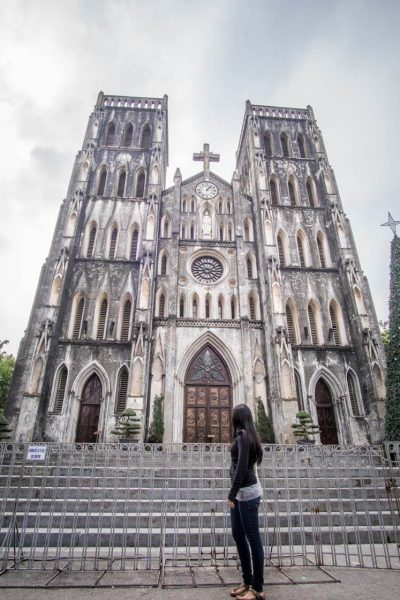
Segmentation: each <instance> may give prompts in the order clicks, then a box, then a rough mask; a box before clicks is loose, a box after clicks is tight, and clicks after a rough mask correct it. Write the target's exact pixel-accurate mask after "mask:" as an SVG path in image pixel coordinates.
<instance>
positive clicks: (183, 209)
mask: <svg viewBox="0 0 400 600" xmlns="http://www.w3.org/2000/svg"><path fill="white" fill-rule="evenodd" d="M186 206H187V202H186V198H184V199H183V200H182V212H186Z"/></svg>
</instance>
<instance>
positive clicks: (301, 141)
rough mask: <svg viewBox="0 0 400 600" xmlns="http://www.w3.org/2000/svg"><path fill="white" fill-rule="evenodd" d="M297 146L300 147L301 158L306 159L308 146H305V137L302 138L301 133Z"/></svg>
mask: <svg viewBox="0 0 400 600" xmlns="http://www.w3.org/2000/svg"><path fill="white" fill-rule="evenodd" d="M297 144H298V146H299V152H300V156H301V158H305V157H306V145H305V140H304V137H303V136H302V134H301V133H299V135H298V136H297Z"/></svg>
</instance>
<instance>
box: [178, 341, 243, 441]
mask: <svg viewBox="0 0 400 600" xmlns="http://www.w3.org/2000/svg"><path fill="white" fill-rule="evenodd" d="M231 409H232V384H231V377H230V374H229V371H228V369H227V366H226V364H225V362H224V361H223V360H222V358H221V357H220V355H219V354H218V353H217V352H216V351H215V350H214V349H213V348H212V347H211V346H210V345H206V346H204V347H203V348H202V349H201V350H200V351H199V352H198V353H197V354H196V356H195V357H194V358H193V360H192V362H191V363H190V364H189V367H188V369H187V371H186V377H185V404H184V417H183V441H184V442H186V443H228V442H229V441H230V439H231Z"/></svg>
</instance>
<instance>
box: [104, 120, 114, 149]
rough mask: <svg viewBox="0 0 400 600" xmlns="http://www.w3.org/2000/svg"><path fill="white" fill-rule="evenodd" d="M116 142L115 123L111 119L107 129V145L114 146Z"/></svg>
mask: <svg viewBox="0 0 400 600" xmlns="http://www.w3.org/2000/svg"><path fill="white" fill-rule="evenodd" d="M114 144H115V123H114V121H111V123H110V124H109V126H108V129H107V137H106V146H113V145H114Z"/></svg>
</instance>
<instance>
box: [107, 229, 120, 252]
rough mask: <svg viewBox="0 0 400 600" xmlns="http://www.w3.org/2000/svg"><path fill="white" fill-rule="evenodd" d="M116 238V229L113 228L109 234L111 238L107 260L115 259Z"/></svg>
mask: <svg viewBox="0 0 400 600" xmlns="http://www.w3.org/2000/svg"><path fill="white" fill-rule="evenodd" d="M117 237H118V228H117V227H114V229H113V230H112V232H111V238H110V250H109V252H108V258H111V259H113V258H115V249H116V246H117Z"/></svg>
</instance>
